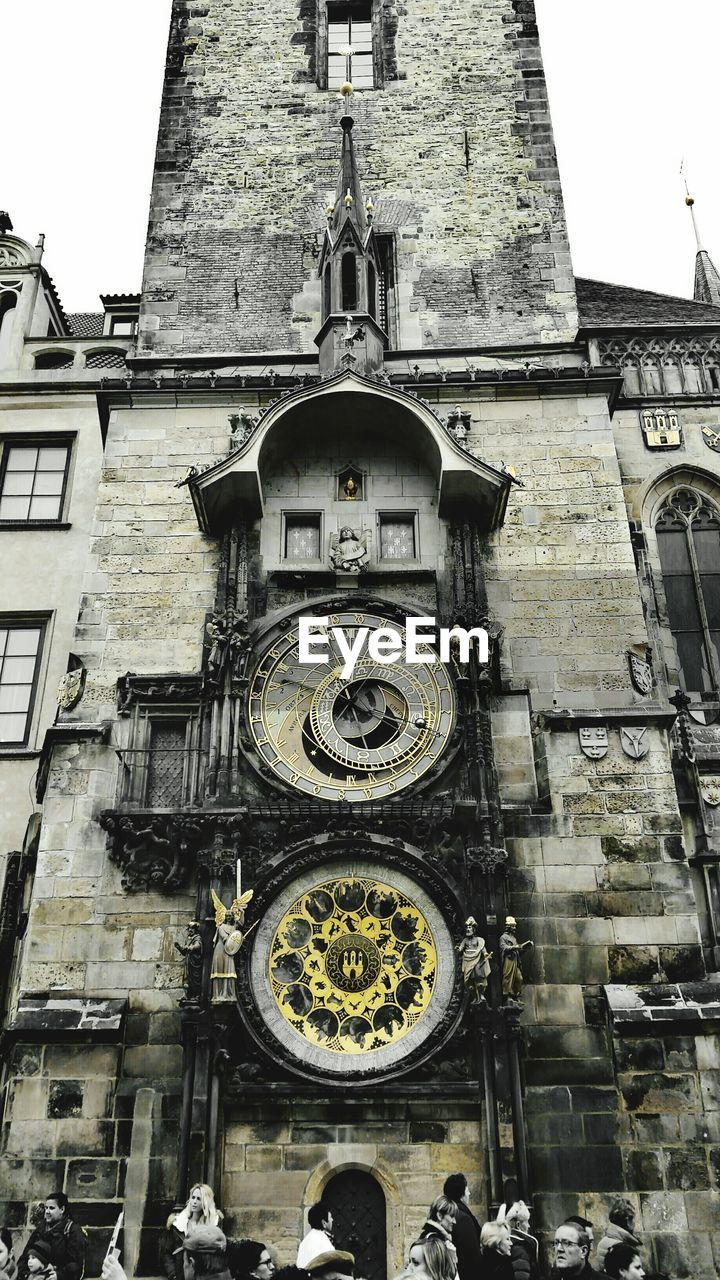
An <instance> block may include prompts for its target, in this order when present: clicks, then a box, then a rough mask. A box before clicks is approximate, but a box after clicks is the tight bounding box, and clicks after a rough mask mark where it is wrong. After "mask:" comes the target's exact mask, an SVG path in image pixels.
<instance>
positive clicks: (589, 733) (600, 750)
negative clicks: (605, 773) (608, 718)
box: [578, 724, 608, 760]
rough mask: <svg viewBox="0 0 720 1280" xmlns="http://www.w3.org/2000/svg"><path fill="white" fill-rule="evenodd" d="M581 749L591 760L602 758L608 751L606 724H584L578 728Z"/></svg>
mask: <svg viewBox="0 0 720 1280" xmlns="http://www.w3.org/2000/svg"><path fill="white" fill-rule="evenodd" d="M578 738H579V740H580V750H581V751H582V753H583V755H586V756H587V757H588V759H589V760H602V758H603V756H606V755H607V752H608V731H607V729H606V728H605V726H604V725H594V724H593V725H584V726H583V727H582V728H581V729H578Z"/></svg>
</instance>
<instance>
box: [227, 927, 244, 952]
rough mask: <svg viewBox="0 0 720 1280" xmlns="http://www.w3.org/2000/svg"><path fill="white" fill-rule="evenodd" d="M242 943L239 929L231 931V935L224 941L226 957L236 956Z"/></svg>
mask: <svg viewBox="0 0 720 1280" xmlns="http://www.w3.org/2000/svg"><path fill="white" fill-rule="evenodd" d="M242 943H243V935H242V933H241V932H240V930H239V929H233V931H232V933H231V934H229V935H228V937H227V938H226V939H225V954H226V955H228V956H236V955H237V953H238V951H239V950H240V948H241V946H242Z"/></svg>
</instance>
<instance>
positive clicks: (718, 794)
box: [700, 773, 720, 809]
mask: <svg viewBox="0 0 720 1280" xmlns="http://www.w3.org/2000/svg"><path fill="white" fill-rule="evenodd" d="M700 795H701V796H702V798H703V800H704V801H705V804H709V805H710V807H711V808H712V809H714V808H715V807H716V805H719V804H720V776H718V775H717V774H710V773H706V774H701V775H700Z"/></svg>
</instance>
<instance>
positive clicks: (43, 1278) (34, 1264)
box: [25, 1240, 55, 1280]
mask: <svg viewBox="0 0 720 1280" xmlns="http://www.w3.org/2000/svg"><path fill="white" fill-rule="evenodd" d="M51 1252H52V1251H51V1249H50V1245H49V1244H47V1242H46V1241H45V1240H37V1241H36V1242H35V1244H33V1245H30V1247H29V1249H28V1250H27V1253H26V1258H25V1260H26V1264H27V1269H28V1277H29V1280H54V1276H55V1268H54V1267H53V1265H52V1262H51V1261H50V1257H51Z"/></svg>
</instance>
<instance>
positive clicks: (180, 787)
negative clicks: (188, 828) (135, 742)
mask: <svg viewBox="0 0 720 1280" xmlns="http://www.w3.org/2000/svg"><path fill="white" fill-rule="evenodd" d="M187 727H188V722H187V719H185V720H153V721H151V722H150V754H149V757H148V774H147V794H146V797H145V803H146V804H147V805H149V806H150V807H151V808H154V807H156V806H157V807H159V808H171V807H172V806H173V805H179V804H182V800H183V794H184V790H185V787H184V780H185V763H186V760H187V750H186V745H185V743H186V738H187Z"/></svg>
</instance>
